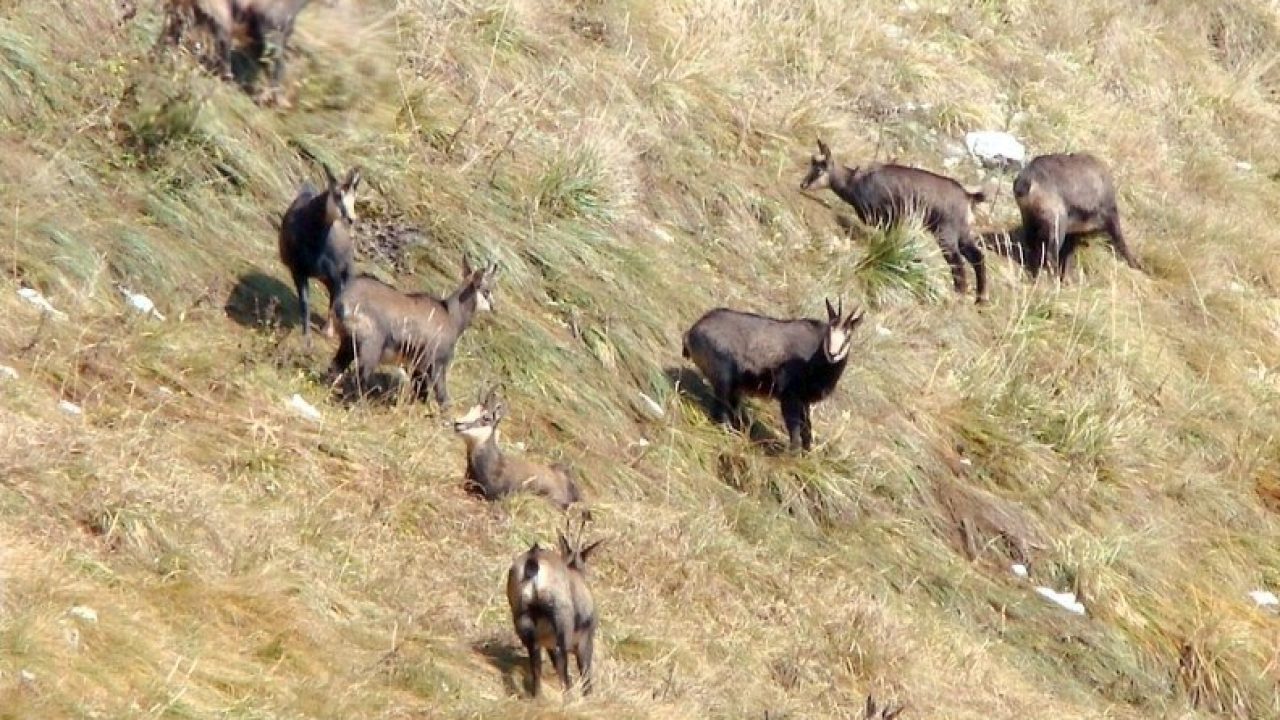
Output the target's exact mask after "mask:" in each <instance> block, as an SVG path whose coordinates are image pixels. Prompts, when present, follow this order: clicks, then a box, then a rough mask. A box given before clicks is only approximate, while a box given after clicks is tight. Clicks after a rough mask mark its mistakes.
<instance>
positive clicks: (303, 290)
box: [293, 273, 311, 349]
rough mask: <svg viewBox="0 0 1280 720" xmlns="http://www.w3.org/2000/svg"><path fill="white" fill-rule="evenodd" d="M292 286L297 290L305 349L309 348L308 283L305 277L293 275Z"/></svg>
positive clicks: (309, 309)
mask: <svg viewBox="0 0 1280 720" xmlns="http://www.w3.org/2000/svg"><path fill="white" fill-rule="evenodd" d="M293 285H294V287H296V288H297V289H298V306H299V308H298V312H299V313H300V314H301V316H302V318H301V319H302V339H303V340H304V341H305V342H306V345H307V349H310V348H311V302H310V299H309V298H308V296H307V295H308V292H309V290H308V288H307V285H308V282H307V276H306V275H300V274H296V273H295V274H294V276H293Z"/></svg>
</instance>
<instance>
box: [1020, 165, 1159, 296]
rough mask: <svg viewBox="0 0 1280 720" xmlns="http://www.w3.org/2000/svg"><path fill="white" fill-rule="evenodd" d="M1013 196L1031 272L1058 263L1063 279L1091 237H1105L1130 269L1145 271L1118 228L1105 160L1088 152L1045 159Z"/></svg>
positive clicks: (1030, 168) (1030, 169)
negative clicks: (1100, 235)
mask: <svg viewBox="0 0 1280 720" xmlns="http://www.w3.org/2000/svg"><path fill="white" fill-rule="evenodd" d="M1013 197H1014V199H1015V200H1017V202H1018V210H1020V211H1021V212H1022V228H1023V233H1024V237H1025V242H1026V244H1027V248H1026V249H1027V255H1028V258H1029V260H1030V267H1031V274H1032V276H1037V275H1039V274H1040V271H1041V270H1042V269H1044V268H1047V267H1049V266H1050V265H1051V264H1053V265H1056V269H1057V271H1058V276H1059V278H1065V277H1066V275H1067V273H1068V272H1069V271H1070V269H1071V262H1072V258H1073V256H1074V255H1075V252H1076V250H1077V249H1078V248H1079V246H1080V243H1081V242H1082V241H1083V240H1084V239H1085V238H1086V237H1088V236H1090V235H1093V234H1097V233H1105V234H1106V235H1107V236H1108V237H1109V238H1110V240H1111V247H1112V249H1114V250H1115V252H1116V254H1117V255H1119V256H1120V257H1121V258H1123V259H1124V261H1125V262H1126V263H1128V264H1129V267H1131V268H1133V269H1134V270H1141V269H1142V266H1141V265H1139V264H1138V261H1137V259H1136V258H1134V257H1133V254H1132V253H1130V252H1129V246H1128V245H1126V244H1125V240H1124V233H1123V232H1121V230H1120V211H1119V210H1118V209H1117V208H1116V188H1115V182H1114V181H1113V180H1112V178H1111V172H1110V171H1109V170H1108V169H1107V166H1106V165H1104V164H1103V163H1102V161H1101V160H1099V159H1098V158H1096V157H1094V156H1093V155H1089V154H1088V153H1071V154H1058V155H1041V156H1039V157H1037V158H1036V159H1034V160H1032V161H1031V162H1030V163H1029V164H1028V165H1027V166H1026V167H1025V168H1023V169H1022V172H1020V173H1018V176H1017V177H1016V178H1014V181H1013Z"/></svg>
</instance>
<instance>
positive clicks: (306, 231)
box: [279, 166, 360, 347]
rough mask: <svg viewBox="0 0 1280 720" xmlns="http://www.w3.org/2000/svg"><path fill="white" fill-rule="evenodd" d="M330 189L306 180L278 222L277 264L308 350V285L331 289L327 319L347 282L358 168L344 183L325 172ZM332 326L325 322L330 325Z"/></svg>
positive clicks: (351, 264)
mask: <svg viewBox="0 0 1280 720" xmlns="http://www.w3.org/2000/svg"><path fill="white" fill-rule="evenodd" d="M324 173H325V177H326V180H327V182H328V187H327V188H326V189H325V191H324V192H322V193H318V192H316V190H315V188H313V187H312V186H311V183H309V182H304V183H303V184H302V188H301V189H300V190H299V191H298V195H297V197H295V198H294V199H293V202H292V203H290V205H289V209H288V210H285V213H284V217H283V218H282V219H281V220H280V248H279V249H280V260H281V262H283V263H284V265H285V267H287V268H289V274H290V275H291V276H292V277H293V284H294V287H296V288H297V290H298V305H299V312H300V313H301V315H302V337H303V338H304V339H305V340H306V343H307V347H310V346H311V307H310V301H309V291H308V284H309V283H310V280H311V278H318V279H319V280H320V282H321V283H322V284H323V285H324V286H325V289H326V290H328V291H329V311H330V312H329V315H330V318H332V315H333V308H334V303H335V302H336V300H337V297H338V295H339V294H340V293H341V292H342V288H343V287H344V286H345V285H346V284H347V283H348V282H350V281H351V276H352V272H353V268H354V265H355V262H354V257H355V246H354V245H353V244H352V241H351V223H352V222H354V221H355V217H356V212H355V208H356V188H357V187H359V185H360V169H359V168H352V169H351V171H350V172H348V173H347V177H346V179H345V180H343V181H342V182H338V180H337V179H336V178H335V177H334V176H333V173H332V172H331V171H330V170H329V168H328V166H326V167H325V168H324ZM329 326H330V323H326V327H329Z"/></svg>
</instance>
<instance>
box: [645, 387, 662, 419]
mask: <svg viewBox="0 0 1280 720" xmlns="http://www.w3.org/2000/svg"><path fill="white" fill-rule="evenodd" d="M640 400H641V401H642V402H644V404H645V407H646V408H648V410H649V413H650V414H651V415H653V416H654V417H655V418H657V419H659V420H661V419H662V418H663V417H665V416H666V414H667V412H666V411H665V410H663V409H662V406H661V405H659V404H658V401H657V400H654V399H653V398H651V397H649V396H648V395H646V394H644V393H640Z"/></svg>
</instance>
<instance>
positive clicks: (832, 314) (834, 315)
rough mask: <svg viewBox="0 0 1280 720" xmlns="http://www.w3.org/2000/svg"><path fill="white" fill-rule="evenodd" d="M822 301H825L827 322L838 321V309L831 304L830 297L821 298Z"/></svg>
mask: <svg viewBox="0 0 1280 720" xmlns="http://www.w3.org/2000/svg"><path fill="white" fill-rule="evenodd" d="M823 301H824V302H825V303H827V322H831V323H834V322H839V321H840V311H839V310H837V309H836V308H835V307H833V306H832V305H831V299H830V298H823Z"/></svg>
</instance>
